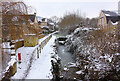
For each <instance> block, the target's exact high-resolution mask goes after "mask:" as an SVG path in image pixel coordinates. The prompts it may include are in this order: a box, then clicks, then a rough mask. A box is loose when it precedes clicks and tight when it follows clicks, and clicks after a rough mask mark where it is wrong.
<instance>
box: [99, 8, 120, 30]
mask: <svg viewBox="0 0 120 81" xmlns="http://www.w3.org/2000/svg"><path fill="white" fill-rule="evenodd" d="M119 20H120V15H119V14H118V13H116V12H113V11H106V10H102V11H101V13H100V16H99V18H98V27H100V28H107V27H110V26H116V25H117V24H118V21H119Z"/></svg>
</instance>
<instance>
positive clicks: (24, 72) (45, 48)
mask: <svg viewBox="0 0 120 81" xmlns="http://www.w3.org/2000/svg"><path fill="white" fill-rule="evenodd" d="M55 38H56V37H55V36H54V35H52V34H51V37H50V35H48V36H46V37H44V38H42V39H40V40H39V44H38V45H37V46H35V47H21V48H19V49H18V50H17V52H16V55H17V54H18V53H19V52H20V53H21V57H22V58H21V63H20V64H19V63H18V62H17V72H16V74H15V75H14V76H13V77H12V78H11V79H51V78H52V74H51V71H50V69H51V54H52V53H54V49H53V45H54V41H55ZM17 60H18V59H17Z"/></svg>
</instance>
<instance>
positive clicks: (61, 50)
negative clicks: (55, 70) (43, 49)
mask: <svg viewBox="0 0 120 81" xmlns="http://www.w3.org/2000/svg"><path fill="white" fill-rule="evenodd" d="M55 36H56V38H59V37H64V36H61V35H55ZM56 44H57V54H58V56H59V57H60V58H61V69H60V72H61V76H62V77H63V79H81V78H80V77H81V76H80V75H77V74H76V72H77V71H79V68H78V67H76V62H75V58H74V55H73V54H72V53H71V52H68V51H67V48H66V46H65V45H62V44H59V43H56Z"/></svg>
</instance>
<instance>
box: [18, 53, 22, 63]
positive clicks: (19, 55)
mask: <svg viewBox="0 0 120 81" xmlns="http://www.w3.org/2000/svg"><path fill="white" fill-rule="evenodd" d="M18 61H19V63H21V53H20V52H19V53H18Z"/></svg>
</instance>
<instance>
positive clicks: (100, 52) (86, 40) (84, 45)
mask: <svg viewBox="0 0 120 81" xmlns="http://www.w3.org/2000/svg"><path fill="white" fill-rule="evenodd" d="M67 37H68V39H67V41H66V44H65V45H66V47H67V49H68V51H70V52H72V53H73V54H74V56H75V58H76V64H77V66H78V67H79V68H80V71H82V72H84V77H85V79H103V78H105V77H108V76H109V75H110V74H116V75H115V76H116V77H117V78H118V75H117V74H120V53H118V47H119V45H118V32H117V30H116V29H113V30H110V31H106V30H100V29H97V28H77V29H76V30H75V31H74V33H72V34H71V35H69V36H67ZM112 78H113V79H116V78H115V77H114V76H112ZM119 78H120V77H119Z"/></svg>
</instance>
